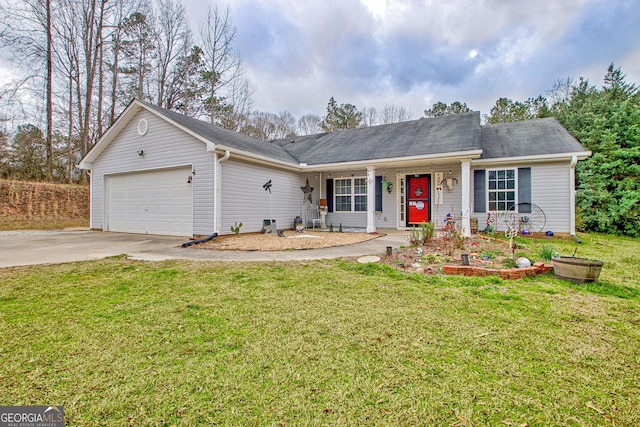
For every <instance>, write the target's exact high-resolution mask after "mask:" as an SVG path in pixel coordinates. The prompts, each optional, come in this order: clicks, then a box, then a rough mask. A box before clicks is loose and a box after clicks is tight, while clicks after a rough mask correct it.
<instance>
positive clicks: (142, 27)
mask: <svg viewBox="0 0 640 427" xmlns="http://www.w3.org/2000/svg"><path fill="white" fill-rule="evenodd" d="M145 6H146V5H145ZM150 12H151V11H150V9H148V8H147V7H144V6H143V7H141V8H140V10H137V11H135V12H133V13H132V14H131V15H129V16H128V17H127V18H125V20H124V22H123V36H124V38H123V40H122V50H123V53H124V58H123V60H124V62H125V64H126V65H125V66H124V67H122V68H121V69H120V72H122V73H124V74H125V75H127V76H129V77H130V79H129V84H128V87H127V88H126V89H125V95H126V96H127V98H129V97H136V98H138V99H141V100H150V98H151V96H150V93H149V89H148V86H149V81H148V77H149V76H150V74H151V68H152V63H151V61H152V59H154V56H155V53H156V40H155V38H156V34H155V32H154V26H153V20H154V18H153V15H152V14H151V13H150Z"/></svg>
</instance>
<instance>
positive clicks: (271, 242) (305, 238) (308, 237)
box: [194, 230, 383, 251]
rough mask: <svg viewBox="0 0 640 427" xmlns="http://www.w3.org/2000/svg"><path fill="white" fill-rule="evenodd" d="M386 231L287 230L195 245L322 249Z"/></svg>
mask: <svg viewBox="0 0 640 427" xmlns="http://www.w3.org/2000/svg"><path fill="white" fill-rule="evenodd" d="M381 236H383V234H367V233H351V232H348V233H347V232H345V233H340V232H335V231H334V232H328V231H306V232H304V233H296V231H295V230H285V231H284V237H279V236H278V235H277V234H262V233H242V234H240V235H239V236H236V235H235V234H231V235H224V236H218V237H216V238H215V239H213V240H211V241H209V242H206V243H201V244H199V245H196V246H194V248H197V249H210V250H220V251H286V250H293V249H320V248H329V247H333V246H343V245H351V244H353V243H360V242H364V241H366V240H371V239H375V238H377V237H381Z"/></svg>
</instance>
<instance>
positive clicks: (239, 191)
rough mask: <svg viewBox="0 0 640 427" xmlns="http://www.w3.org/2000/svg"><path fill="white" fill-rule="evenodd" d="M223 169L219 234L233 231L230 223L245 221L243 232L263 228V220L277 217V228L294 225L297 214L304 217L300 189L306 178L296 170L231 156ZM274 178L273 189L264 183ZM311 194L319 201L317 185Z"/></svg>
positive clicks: (312, 185)
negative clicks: (240, 159)
mask: <svg viewBox="0 0 640 427" xmlns="http://www.w3.org/2000/svg"><path fill="white" fill-rule="evenodd" d="M220 167H221V168H222V182H221V184H220V191H221V205H222V210H221V213H220V215H221V224H220V230H219V232H220V234H230V233H231V226H233V225H234V224H235V223H236V222H237V223H238V224H240V223H241V222H242V228H241V229H240V232H241V233H252V232H259V231H262V224H263V220H265V219H275V220H276V226H277V228H278V229H291V228H293V219H294V217H296V216H301V217H303V218H304V216H303V214H304V212H303V196H304V193H303V192H302V190H301V189H300V187H303V186H304V185H305V182H306V180H305V178H303V177H301V176H300V174H299V173H297V172H288V171H284V170H277V169H272V168H269V167H267V166H261V165H256V164H251V163H246V162H242V161H239V160H234V157H233V154H232V155H231V158H230V159H229V160H227V161H225V162H222V164H221V165H220ZM269 181H271V191H269V190H268V189H265V188H264V187H263V186H264V185H265V184H266V183H267V182H269ZM309 185H310V186H311V187H315V188H314V190H313V191H312V193H311V195H312V198H313V200H314V203H317V200H318V191H319V190H318V189H317V186H316V185H314V184H312V183H311V180H310V184H309Z"/></svg>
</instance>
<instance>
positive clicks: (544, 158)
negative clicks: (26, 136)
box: [471, 151, 591, 165]
mask: <svg viewBox="0 0 640 427" xmlns="http://www.w3.org/2000/svg"><path fill="white" fill-rule="evenodd" d="M590 155H591V151H578V152H574V153H555V154H538V155H535V156H514V157H496V158H491V159H474V160H472V161H471V163H472V164H474V165H481V164H503V163H518V162H527V163H540V162H548V161H556V160H568V159H572V158H573V157H575V158H576V159H577V160H576V161H578V160H584V159H586V158H587V157H589V156H590Z"/></svg>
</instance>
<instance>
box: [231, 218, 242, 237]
mask: <svg viewBox="0 0 640 427" xmlns="http://www.w3.org/2000/svg"><path fill="white" fill-rule="evenodd" d="M234 224H235V225H232V226H231V232H232V233H235V234H236V236H239V235H240V229H241V228H242V223H240V225H238V222H237V221H236V222H235V223H234Z"/></svg>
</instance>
